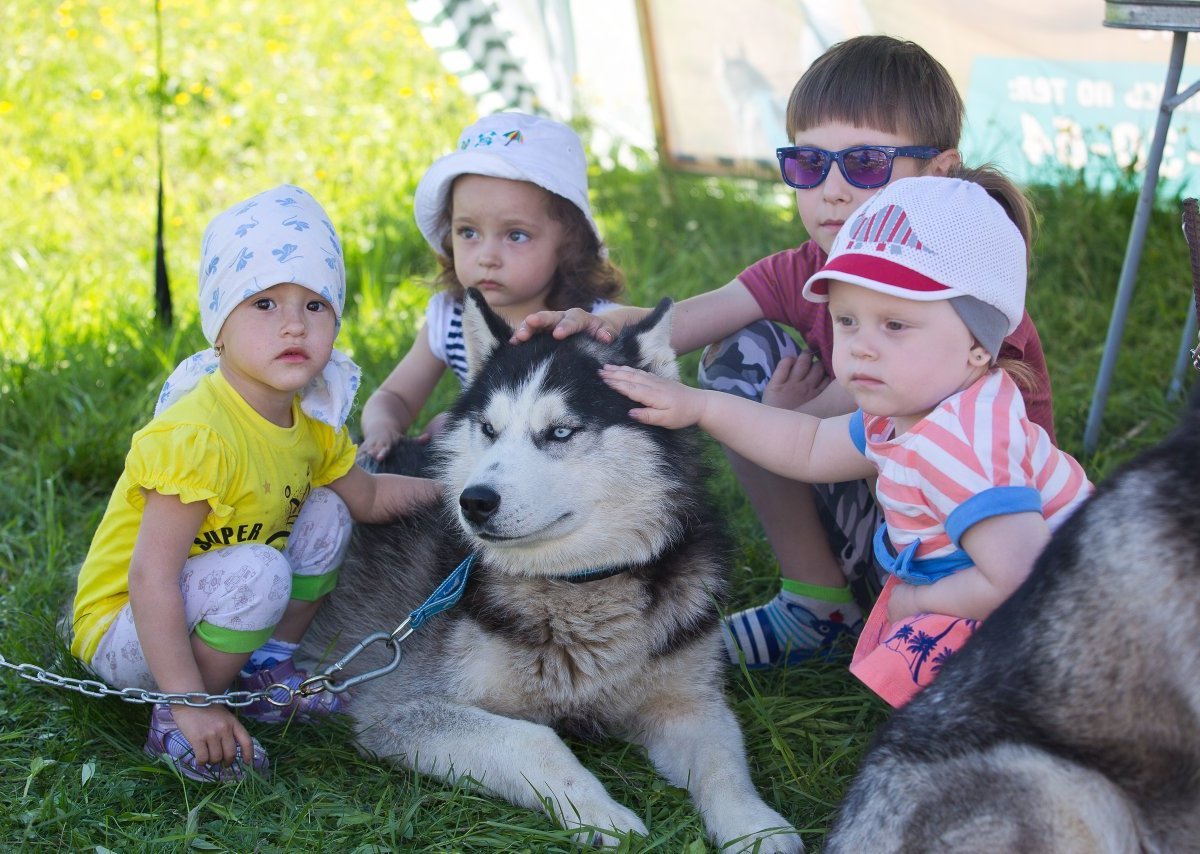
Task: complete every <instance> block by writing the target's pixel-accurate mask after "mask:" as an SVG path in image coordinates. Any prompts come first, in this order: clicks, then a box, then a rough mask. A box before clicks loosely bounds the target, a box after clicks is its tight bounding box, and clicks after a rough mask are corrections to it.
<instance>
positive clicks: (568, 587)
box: [307, 292, 803, 852]
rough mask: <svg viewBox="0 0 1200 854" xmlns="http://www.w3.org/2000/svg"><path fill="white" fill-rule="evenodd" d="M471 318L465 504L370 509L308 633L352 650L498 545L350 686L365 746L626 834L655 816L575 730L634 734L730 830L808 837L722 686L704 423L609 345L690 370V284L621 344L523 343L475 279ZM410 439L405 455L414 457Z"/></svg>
mask: <svg viewBox="0 0 1200 854" xmlns="http://www.w3.org/2000/svg"><path fill="white" fill-rule="evenodd" d="M463 332H464V338H465V341H466V347H467V357H468V365H469V373H470V377H469V380H468V383H467V384H466V387H465V388H464V390H463V393H462V395H461V396H460V397H459V399H458V400H457V402H456V403H455V405H454V406H453V408H452V409H451V411H450V414H449V417H448V419H447V422H446V425H445V429H444V431H443V432H442V433H441V434H440V435H439V437H438V438H437V439H436V440H435V442H434V444H433V446H432V448H431V457H432V460H431V469H430V471H432V473H433V474H435V475H436V476H437V477H438V478H439V479H440V480H441V481H442V482H443V483H444V484H445V485H446V500H445V506H444V507H440V508H437V509H430V510H429V512H425V513H420V514H417V515H415V516H413V517H410V518H407V519H403V520H400V521H397V522H395V523H392V524H388V525H377V526H362V527H360V528H358V529H357V531H356V534H355V539H354V541H353V543H352V545H351V550H350V554H349V556H348V558H347V560H346V562H345V564H344V565H343V567H342V575H341V579H340V581H339V583H338V587H337V589H336V591H335V592H334V593H333V594H332V595H331V596H330V597H329V600H328V601H327V603H326V604H325V606H323V608H322V610H321V613H320V614H319V616H318V618H317V620H316V621H315V622H314V625H313V628H312V630H310V632H309V638H308V639H307V649H308V650H309V651H310V653H311V652H317V651H320V650H323V649H325V648H326V647H328V646H332V647H334V648H335V650H336V652H335V653H334V654H335V655H340V654H341V653H343V652H344V651H345V650H346V649H347V647H348V646H349V645H351V644H353V643H354V642H356V641H358V640H359V639H361V638H363V637H364V636H366V635H368V634H369V633H371V632H375V631H380V630H382V631H387V630H389V629H392V628H394V627H395V626H396V625H397V624H398V623H399V622H400V620H401V619H402V618H403V617H404V616H405V615H406V614H408V613H409V611H411V610H412V609H414V608H416V607H417V606H418V605H420V604H421V603H422V602H423V601H424V600H425V598H426V597H427V596H429V594H430V593H431V592H432V591H433V590H434V588H436V587H437V586H438V584H439V582H440V581H441V580H442V579H443V577H445V576H446V575H447V573H448V572H449V571H450V570H451V569H453V568H454V567H455V566H456V565H457V564H458V563H459V562H460V561H461V560H462V559H463V557H464V556H465V555H467V554H468V553H474V554H476V555H477V558H476V563H475V564H474V567H473V569H472V570H471V574H470V577H469V581H468V582H467V585H466V589H465V592H464V594H463V596H462V599H461V601H460V602H459V603H458V604H457V605H456V606H454V607H453V608H451V609H449V610H447V611H445V612H443V613H442V614H440V615H438V616H435V617H432V618H431V619H430V620H429V621H428V622H426V623H424V624H423V625H422V626H421V628H419V629H418V630H417V631H415V632H414V633H413V634H412V635H411V636H409V637H408V638H407V640H405V641H403V643H402V644H401V650H402V652H403V656H402V659H401V663H400V666H399V668H398V669H397V670H396V671H395V672H393V673H392V674H390V675H388V676H385V677H383V678H379V679H376V680H374V681H367V682H363V683H361V684H360V685H358V686H356V687H355V688H353V690H352V691H351V701H350V706H349V713H350V715H351V716H352V718H353V720H354V725H355V730H356V733H357V734H356V738H357V741H358V743H359V745H360V746H361V747H362V748H363V749H364V750H366V751H367V752H369V753H370V754H373V755H376V756H379V757H381V758H385V759H388V760H392V761H395V762H397V763H400V764H402V765H405V766H407V767H410V768H414V769H416V770H418V771H421V772H423V773H426V774H430V775H433V776H435V777H439V778H442V779H445V780H456V779H459V778H464V777H469V778H470V779H471V780H473V781H475V782H477V783H478V784H479V785H480V786H482V787H483V789H485V790H487V791H488V792H490V793H492V794H494V795H496V796H499V797H502V798H505V799H507V800H509V801H511V802H512V803H514V804H517V805H520V806H525V807H529V808H530V809H538V810H545V811H547V812H549V813H550V814H551V815H552V816H553V818H554V819H555V820H557V821H558V822H559V823H561V824H562V826H564V827H567V828H573V829H574V828H577V829H578V830H579V833H578V834H577V838H579V839H583V840H590V841H591V842H593V843H600V844H605V845H612V844H616V843H617V842H618V841H619V839H618V834H625V833H628V832H631V831H632V832H635V833H642V834H644V833H646V832H647V831H646V826H645V825H644V824H643V823H642V820H641V819H640V818H639V817H638V815H637V814H636V813H635V812H634V811H632V810H630V809H629V808H627V807H625V806H623V805H622V804H620V803H618V802H617V801H616V800H614V799H613V797H612V796H611V795H609V793H608V792H607V791H605V788H604V786H603V785H602V784H601V783H600V781H599V780H597V779H596V777H595V776H593V775H592V773H591V772H589V771H588V770H587V769H586V768H584V767H583V765H582V764H580V762H579V760H578V759H576V757H575V756H574V754H572V752H571V751H570V749H569V748H568V747H567V745H566V744H565V743H564V742H563V740H562V738H561V737H560V734H568V735H572V736H576V737H585V738H600V737H605V736H608V735H612V736H617V737H620V738H623V739H626V740H628V741H631V742H634V743H636V744H639V745H641V746H642V747H644V748H645V749H646V751H647V753H648V754H649V757H650V759H651V761H653V763H654V765H655V766H656V767H657V768H658V769H659V771H661V773H662V774H663V775H664V776H666V777H667V779H669V780H670V781H671V783H673V784H674V785H676V786H679V787H686V788H687V790H688V791H689V792H690V793H691V796H692V798H693V801H694V802H695V805H696V807H697V808H698V809H699V811H700V813H701V815H702V816H703V819H704V822H705V825H706V827H707V830H708V832H709V834H710V836H711V837H712V838H713V840H715V841H716V842H717V843H719V844H721V845H727V844H729V843H734V845H733V847H734V849H741V848H743V847H746V848H751V847H753V846H754V845H755V844H758V845H759V846H760V847H759V848H758V850H759V851H763V852H768V851H801V850H803V845H802V844H801V841H800V837H799V835H798V834H797V833H796V831H795V830H794V829H793V828H792V827H791V826H789V825H788V822H787V821H786V820H785V819H784V818H783V817H782V816H781V815H780V814H779V813H777V812H776V811H775V810H773V809H771V808H770V807H768V806H767V805H766V803H764V802H763V800H762V799H761V798H760V797H759V795H758V793H757V792H756V791H755V788H754V785H753V783H752V782H751V779H750V773H749V769H748V766H747V762H746V757H745V753H744V749H743V744H742V735H741V730H740V729H739V726H738V722H737V720H736V719H735V718H734V716H733V713H732V712H731V710H730V708H729V706H728V704H727V702H726V700H725V696H724V693H723V679H724V677H725V674H726V671H727V667H726V665H725V664H724V663H723V653H722V651H721V640H720V636H719V622H718V612H717V603H718V602H720V601H721V600H722V598H723V596H724V594H725V588H726V575H727V569H728V558H729V552H728V545H727V542H726V540H725V538H724V535H723V533H722V531H721V528H720V526H719V525H718V524H717V522H716V518H715V512H714V510H713V508H712V504H711V502H710V501H709V498H708V495H707V494H706V492H705V490H704V484H703V477H704V469H703V464H702V462H701V457H702V454H701V448H700V446H699V445H698V444H697V442H698V438H697V436H696V435H695V434H694V433H690V432H686V431H683V432H677V431H669V430H663V429H660V428H652V427H646V426H644V425H639V424H637V423H636V422H634V421H632V420H631V419H629V418H628V416H627V413H628V410H629V408H630V406H631V404H630V402H629V400H628V399H626V398H624V397H622V396H621V395H619V394H618V393H616V392H614V391H612V390H611V389H609V388H608V387H607V386H605V385H604V384H603V383H602V382H601V381H600V379H599V377H598V373H597V372H598V370H599V368H600V366H601V365H602V364H604V363H605V362H610V363H616V364H633V365H638V366H641V367H643V368H646V369H647V370H652V371H655V372H656V373H659V374H662V375H665V376H670V377H675V376H677V373H678V371H677V368H676V365H675V355H674V353H673V352H672V351H671V349H670V346H669V344H668V339H669V333H670V307H669V303H667V302H665V301H664V303H663V304H662V305H660V306H659V308H658V309H656V311H655V312H654V313H653V314H652V315H651V316H650V317H648V318H647V319H646V320H645V321H644V322H642V323H641V324H638V325H637V326H635V327H631V328H629V329H628V330H626V331H625V332H624V333H622V335H621V336H620V337H619V338H618V339H617V341H615V342H614V343H613V344H611V345H603V344H600V343H598V342H596V341H593V340H590V339H589V338H588V337H587V336H584V335H577V336H573V337H571V338H570V339H568V340H566V341H555V340H553V339H552V338H551V337H550V336H549V335H541V336H538V337H537V338H535V339H534V340H533V341H531V342H529V343H526V344H521V345H519V346H517V345H509V344H508V343H507V342H508V339H509V336H510V335H511V330H510V329H509V328H508V327H507V326H506V325H505V323H504V322H503V320H501V319H500V318H499V317H498V316H496V315H495V314H494V313H492V311H491V310H490V309H489V308H488V306H487V304H486V303H485V302H484V301H483V299H482V298H481V297H479V296H478V294H477V293H475V292H469V293H468V299H467V301H466V308H465V311H464V317H463ZM412 448H413V446H412V445H402V446H401V447H400V449H399V454H398V456H403V455H406V454H408V453H409V452H410V451H411V450H412ZM395 456H397V455H394V456H393V458H392V459H390V460H389V463H388V464H385V468H388V469H390V470H403V469H408V470H409V471H412V469H411V462H410V463H407V464H406V463H404V462H403V461H402V460H398V459H395ZM375 646H376V647H379V646H381V645H380V644H375ZM388 657H389V656H388V655H381V656H377V657H374V658H372V659H371V660H367V659H368V656H367V655H366V654H364V655H363V656H360V657H359V658H358V659H356V660H355V662H354V669H357V668H358V665H359V663H360V662H362V663H365V664H366V665H367V666H371V665H378V664H379V663H380V662H381V661H382V660H383V659H386V658H388ZM347 669H348V670H350V669H351V668H347Z"/></svg>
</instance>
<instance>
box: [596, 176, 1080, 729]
mask: <svg viewBox="0 0 1200 854" xmlns="http://www.w3.org/2000/svg"><path fill="white" fill-rule="evenodd" d="M1025 253H1026V246H1025V242H1024V240H1023V238H1022V236H1021V233H1020V231H1019V230H1018V229H1017V228H1016V227H1015V226H1014V225H1013V223H1012V221H1011V220H1010V219H1009V218H1008V215H1007V214H1006V213H1005V211H1004V209H1003V208H1002V207H1001V205H1000V204H998V203H997V202H996V201H995V200H994V199H992V198H991V196H989V195H988V193H987V191H986V190H985V189H984V188H983V187H981V186H979V185H978V184H975V183H972V182H969V181H962V180H958V179H955V178H941V177H918V178H904V179H901V180H899V181H896V182H894V183H892V184H889V185H888V186H887V187H885V188H884V189H882V190H881V191H880V192H879V193H878V194H876V195H875V196H874V197H873V198H872V199H870V200H869V201H868V202H866V203H865V204H864V205H863V206H862V207H861V208H860V209H859V210H858V211H857V212H856V213H855V215H854V217H853V218H852V219H851V220H850V221H849V222H847V223H846V224H845V225H844V226H843V227H842V228H841V230H840V231H839V232H838V234H837V237H836V238H835V240H834V243H833V246H832V248H831V251H830V253H829V258H828V260H827V261H826V263H825V266H824V267H823V268H822V269H821V270H820V271H819V272H817V273H816V274H815V275H813V276H812V277H810V278H809V279H808V281H807V282H806V283H805V286H804V295H805V297H807V298H808V299H810V300H813V301H815V302H824V301H828V302H829V312H830V315H831V316H832V318H833V362H834V365H833V367H834V373H835V375H836V376H837V382H839V383H841V384H842V385H843V386H844V387H845V388H846V389H847V391H849V392H850V394H851V395H852V396H853V397H854V400H855V402H856V403H857V404H858V407H859V409H858V410H857V411H856V412H854V413H852V414H850V415H843V416H840V417H836V418H827V419H819V418H814V417H812V416H809V415H805V414H803V413H800V412H795V411H792V410H788V409H779V408H774V407H770V406H765V405H763V404H761V403H757V402H755V401H751V400H747V399H743V398H740V397H737V396H735V395H730V394H723V393H720V392H715V391H706V390H701V389H694V388H689V387H687V386H684V385H681V384H679V383H674V382H670V381H667V380H662V379H659V378H657V377H653V376H651V375H649V374H646V373H644V372H642V371H637V370H634V369H631V368H623V367H622V368H618V367H609V366H606V367H605V368H604V371H603V376H604V377H605V379H606V380H607V381H608V383H609V385H611V386H612V387H613V388H615V389H616V390H617V391H620V392H621V393H623V394H625V395H627V396H628V397H630V398H632V399H633V400H634V401H636V402H637V403H639V404H641V407H640V408H637V409H633V410H631V411H630V416H631V417H633V418H635V419H637V420H638V421H642V422H645V423H647V424H655V425H660V426H664V427H671V428H678V427H685V426H688V425H692V424H699V425H700V427H701V428H703V429H704V430H705V431H707V432H709V433H711V434H712V435H713V437H714V438H716V439H717V440H718V441H720V442H722V443H723V444H725V445H728V446H729V447H731V448H732V449H733V450H734V451H736V452H737V453H739V454H741V455H742V456H744V457H746V458H747V459H749V460H751V461H753V462H755V463H757V464H758V465H761V466H763V467H764V468H766V469H768V470H769V471H773V472H775V473H777V474H780V475H783V476H785V477H792V478H797V479H800V480H803V481H806V482H808V483H835V482H839V481H845V480H855V479H860V478H865V477H872V476H874V477H877V478H878V480H877V486H876V497H877V500H878V501H879V504H880V506H881V507H882V508H883V515H884V525H883V526H881V527H880V529H879V531H878V533H877V535H876V537H875V554H876V557H877V558H878V560H879V562H880V563H881V564H882V565H883V567H884V569H886V570H887V572H888V573H889V576H888V580H887V582H886V584H885V585H884V588H883V591H882V593H881V594H880V596H879V599H878V601H877V602H876V603H875V606H874V608H873V609H872V611H871V614H870V616H869V617H868V619H867V623H866V625H865V627H864V628H863V630H862V633H861V634H860V636H859V641H858V647H857V649H856V650H855V654H854V659H853V661H852V663H851V667H850V669H851V672H852V673H854V674H855V675H856V676H858V677H859V678H860V679H862V680H863V681H864V682H865V683H866V684H867V685H868V686H869V687H870V688H871V689H872V690H874V691H875V692H876V693H877V694H879V695H880V696H881V697H883V698H884V699H885V700H887V701H888V702H889V703H891V704H892V705H893V706H900V705H903V704H904V703H906V702H907V701H908V700H909V699H910V698H911V697H912V696H913V695H914V694H915V693H916V692H917V691H918V690H920V689H921V688H922V687H924V686H925V685H927V684H929V682H930V681H931V680H932V679H933V677H934V675H935V674H936V673H937V670H938V668H939V667H940V666H941V664H942V663H943V662H944V660H945V659H946V657H947V656H949V655H950V654H951V653H953V652H954V651H955V650H957V649H958V648H959V647H960V646H961V644H962V642H963V641H965V640H966V639H967V638H968V637H969V636H970V634H971V633H972V632H973V631H974V629H975V627H976V625H977V623H978V621H980V620H982V619H983V618H985V617H986V616H987V615H988V614H990V613H991V612H992V611H993V610H994V609H995V608H996V607H997V606H999V605H1000V603H1002V602H1003V601H1004V600H1005V599H1007V598H1008V596H1009V594H1011V593H1012V592H1013V591H1014V590H1016V588H1017V587H1018V586H1019V585H1020V584H1021V582H1022V581H1024V579H1025V577H1026V576H1027V575H1028V574H1029V571H1030V570H1031V569H1032V567H1033V562H1034V559H1035V558H1036V557H1037V555H1038V554H1039V553H1040V551H1041V549H1042V547H1043V546H1044V545H1045V543H1046V541H1047V540H1048V539H1049V536H1050V531H1051V530H1052V529H1054V528H1056V527H1058V525H1060V524H1061V523H1062V522H1063V521H1064V520H1065V519H1066V518H1067V516H1068V515H1069V514H1070V513H1071V512H1072V511H1073V510H1074V509H1075V508H1076V507H1077V506H1078V505H1079V504H1080V502H1082V501H1083V500H1084V498H1085V497H1086V496H1087V495H1088V493H1089V491H1090V489H1091V485H1090V484H1089V483H1088V479H1087V477H1086V475H1085V474H1084V472H1083V469H1082V468H1081V467H1080V465H1079V463H1077V462H1076V461H1075V460H1074V459H1072V458H1071V457H1070V456H1069V455H1068V454H1066V453H1063V452H1062V451H1060V450H1058V449H1057V448H1055V447H1054V444H1053V443H1052V442H1051V441H1050V438H1049V436H1048V435H1047V433H1046V431H1045V430H1044V429H1043V428H1042V427H1040V426H1039V425H1037V424H1035V423H1034V422H1033V421H1031V420H1030V419H1029V418H1028V416H1027V415H1026V413H1025V404H1024V401H1023V399H1022V396H1021V393H1020V390H1019V389H1018V387H1017V384H1016V383H1015V382H1014V381H1013V379H1012V378H1011V377H1010V376H1009V375H1008V373H1007V372H1006V370H1005V366H1004V364H1003V363H1001V364H997V362H996V358H995V357H996V354H997V352H998V350H999V346H1000V342H1001V341H1002V340H1003V339H1004V336H1005V335H1006V334H1008V333H1009V332H1011V331H1012V329H1013V328H1015V327H1016V325H1017V324H1018V323H1019V322H1020V320H1021V316H1022V313H1023V311H1024V302H1025V275H1026V254H1025ZM748 424H752V425H753V429H747V425H748Z"/></svg>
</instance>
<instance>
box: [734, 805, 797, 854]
mask: <svg viewBox="0 0 1200 854" xmlns="http://www.w3.org/2000/svg"><path fill="white" fill-rule="evenodd" d="M730 818H732V817H731V816H726V819H727V820H728V819H730ZM731 824H732V823H727V824H726V825H725V826H726V827H730V826H731ZM732 826H734V827H740V828H741V831H740V832H734V833H728V834H722V835H723V836H724V837H725V838H724V839H721V840H720V842H721V850H722V851H731V852H732V851H757V852H759V854H800V852H802V851H804V841H803V840H802V839H801V838H800V834H799V833H797V832H796V829H795V828H794V827H792V826H791V824H789V823H788V820H787V819H786V818H784V817H783V816H781V815H780V814H779V813H777V812H775V810H773V809H771V808H770V807H768V806H767V805H766V804H759V805H757V807H756V808H754V809H746V810H743V811H741V814H740V815H738V816H737V822H736V824H734V825H732ZM751 828H753V829H751Z"/></svg>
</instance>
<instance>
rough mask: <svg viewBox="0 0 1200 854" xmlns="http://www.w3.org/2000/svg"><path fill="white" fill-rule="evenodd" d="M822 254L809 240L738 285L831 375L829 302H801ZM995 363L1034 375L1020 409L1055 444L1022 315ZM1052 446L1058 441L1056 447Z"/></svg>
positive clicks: (760, 265) (1034, 346) (1042, 362)
mask: <svg viewBox="0 0 1200 854" xmlns="http://www.w3.org/2000/svg"><path fill="white" fill-rule="evenodd" d="M825 257H826V256H825V252H824V251H822V249H821V247H820V246H818V245H817V244H816V242H815V241H813V240H808V241H805V243H803V244H802V245H801V246H800V247H799V248H797V249H785V250H784V251H782V252H777V253H775V254H774V255H769V256H767V257H766V258H763V259H762V260H761V261H756V262H755V263H753V264H751V265H750V266H749V267H747V268H746V269H745V270H743V271H742V272H741V273H740V274H738V281H740V282H741V283H742V284H743V285H745V287H746V290H748V291H749V292H750V295H751V296H753V297H754V300H755V302H757V303H758V307H759V308H760V309H762V313H763V317H765V318H766V319H767V320H773V321H775V322H776V323H783V324H786V325H788V326H790V327H792V328H793V329H795V330H796V331H797V332H799V333H800V335H801V337H802V338H804V343H805V344H807V345H808V347H809V348H810V349H811V350H813V351H814V352H815V353H817V355H819V356H820V357H821V361H822V362H824V364H825V370H826V371H829V373H830V374H831V375H832V373H833V319H832V318H831V317H830V316H829V303H826V302H811V301H810V300H806V299H805V298H804V294H803V290H804V283H805V282H806V281H808V277H809V276H811V275H812V274H813V273H815V272H817V271H818V270H820V269H821V267H822V266H824V264H825ZM1000 358H1002V359H1016V360H1018V361H1021V362H1024V363H1025V364H1026V365H1028V366H1029V367H1030V369H1031V370H1032V371H1033V372H1034V375H1035V376H1036V378H1037V380H1036V382H1037V388H1035V389H1033V390H1032V391H1026V390H1025V389H1022V390H1021V393H1022V396H1023V397H1024V398H1025V410H1026V412H1027V413H1028V414H1029V418H1030V420H1031V421H1033V422H1035V423H1037V424H1040V425H1041V426H1042V428H1043V429H1044V430H1045V431H1046V432H1047V433H1049V434H1050V439H1051V441H1054V402H1053V400H1052V398H1051V389H1050V374H1049V372H1048V371H1047V370H1046V355H1045V353H1043V352H1042V339H1041V338H1040V337H1038V331H1037V327H1035V326H1034V325H1033V320H1032V319H1031V318H1030V317H1029V312H1025V313H1024V314H1023V315H1022V317H1021V323H1020V325H1019V326H1017V328H1016V330H1015V331H1014V332H1013V334H1012V335H1009V336H1008V337H1007V338H1005V339H1004V344H1003V345H1002V346H1001V347H1000ZM1055 444H1057V442H1055Z"/></svg>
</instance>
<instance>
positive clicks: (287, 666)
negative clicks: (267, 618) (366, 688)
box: [237, 658, 346, 724]
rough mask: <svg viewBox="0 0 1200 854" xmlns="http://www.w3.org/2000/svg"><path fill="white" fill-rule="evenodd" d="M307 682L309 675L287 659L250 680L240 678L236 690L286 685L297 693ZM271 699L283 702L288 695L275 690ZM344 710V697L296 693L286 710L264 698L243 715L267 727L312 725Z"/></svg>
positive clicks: (254, 675)
mask: <svg viewBox="0 0 1200 854" xmlns="http://www.w3.org/2000/svg"><path fill="white" fill-rule="evenodd" d="M308 678H309V673H308V671H305V670H298V669H297V668H296V665H295V663H294V662H293V660H292V659H290V658H286V659H284V660H283V661H281V662H279V663H278V664H275V665H273V666H271V667H264V668H263V669H262V670H258V671H255V672H254V673H251V674H250V675H248V676H246V675H240V676H238V678H237V688H238V690H240V691H263V690H265V689H267V688H269V687H271V686H272V685H286V686H287V687H288V688H290V689H292V691H293V692H294V691H295V690H296V689H297V688H299V687H300V683H301V682H303V681H304V680H305V679H308ZM272 695H273V696H276V697H277V698H278V699H279V700H280V701H284V700H286V699H287V693H286V692H284V691H283V690H281V689H276V690H275V691H274V692H272ZM345 709H346V700H345V699H343V698H342V696H341V695H339V694H334V693H333V692H332V691H321V692H319V693H316V694H307V695H304V694H296V693H293V694H292V701H291V702H290V703H288V704H287V705H284V706H278V705H276V704H275V703H272V702H271V701H270V700H268V699H266V698H265V697H264V698H263V699H261V700H255V701H254V702H253V703H251V704H250V705H249V706H245V707H243V708H242V709H241V713H242V714H243V715H244V716H245V717H248V718H250V719H251V720H255V721H259V722H260V723H265V724H279V723H286V722H287V721H290V720H295V721H297V722H299V723H312V722H314V721H315V720H317V719H318V718H322V717H325V716H326V715H333V714H337V713H338V712H342V711H345Z"/></svg>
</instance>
